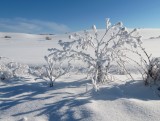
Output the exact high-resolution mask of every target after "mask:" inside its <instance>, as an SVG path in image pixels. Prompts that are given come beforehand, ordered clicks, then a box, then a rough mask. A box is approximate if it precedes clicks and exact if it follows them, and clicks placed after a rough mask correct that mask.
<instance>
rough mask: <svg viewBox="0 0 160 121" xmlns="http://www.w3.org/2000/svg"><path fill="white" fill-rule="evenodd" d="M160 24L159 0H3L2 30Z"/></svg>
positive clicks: (45, 30)
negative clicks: (120, 22)
mask: <svg viewBox="0 0 160 121" xmlns="http://www.w3.org/2000/svg"><path fill="white" fill-rule="evenodd" d="M105 18H110V19H111V22H112V23H116V22H119V21H122V22H123V23H124V25H125V26H126V27H129V28H135V27H136V28H160V0H0V31H9V32H27V33H65V32H69V31H79V30H84V29H89V28H90V27H91V26H92V25H93V24H95V25H96V26H97V28H100V29H103V28H105Z"/></svg>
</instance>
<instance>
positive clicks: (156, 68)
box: [145, 58, 160, 85]
mask: <svg viewBox="0 0 160 121" xmlns="http://www.w3.org/2000/svg"><path fill="white" fill-rule="evenodd" d="M145 84H146V85H151V84H160V58H152V59H151V61H150V63H149V65H148V68H147V76H146V80H145Z"/></svg>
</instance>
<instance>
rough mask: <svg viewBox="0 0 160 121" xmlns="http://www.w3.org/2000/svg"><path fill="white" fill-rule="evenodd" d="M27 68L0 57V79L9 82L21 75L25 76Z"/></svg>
mask: <svg viewBox="0 0 160 121" xmlns="http://www.w3.org/2000/svg"><path fill="white" fill-rule="evenodd" d="M28 70H29V66H28V65H25V64H20V63H16V62H11V60H10V59H8V58H5V57H0V79H1V80H10V79H13V78H16V77H21V76H22V75H27V74H28Z"/></svg>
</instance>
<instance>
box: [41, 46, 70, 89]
mask: <svg viewBox="0 0 160 121" xmlns="http://www.w3.org/2000/svg"><path fill="white" fill-rule="evenodd" d="M48 50H49V51H52V49H51V50H50V49H48ZM44 58H45V60H46V62H47V66H45V68H46V77H47V78H48V79H49V80H50V87H53V85H54V82H55V81H56V79H58V78H59V77H61V76H63V75H65V74H67V73H68V72H69V71H70V69H71V68H72V66H71V64H70V61H71V59H69V58H68V59H67V58H66V56H65V55H63V54H62V53H61V52H60V51H54V52H53V53H51V54H49V55H48V56H45V57H44ZM64 60H65V61H64Z"/></svg>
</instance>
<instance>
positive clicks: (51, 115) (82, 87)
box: [0, 29, 160, 121]
mask: <svg viewBox="0 0 160 121" xmlns="http://www.w3.org/2000/svg"><path fill="white" fill-rule="evenodd" d="M139 31H140V34H141V35H142V36H143V44H144V47H145V48H146V51H147V52H148V53H152V56H153V57H160V53H159V52H160V47H159V46H160V37H159V36H160V29H140V30H139ZM99 32H100V33H101V34H103V33H104V30H99ZM80 33H81V32H80ZM6 35H7V36H11V38H4V36H6ZM68 35H69V34H64V35H33V34H25V33H3V32H1V33H0V56H4V57H8V58H11V59H13V61H16V62H20V63H25V64H32V65H41V64H45V61H44V55H46V54H47V49H48V48H54V47H58V45H57V42H58V40H64V41H69V39H68ZM46 36H50V37H52V40H45V37H46ZM85 77H86V75H84V74H78V73H77V74H75V73H73V74H71V76H63V77H62V78H60V79H58V80H57V82H56V83H55V86H54V87H53V88H50V87H48V85H47V82H45V81H43V80H36V81H35V79H34V78H35V77H33V76H26V75H25V76H22V77H21V78H19V79H18V80H17V81H6V82H3V81H0V121H159V120H160V108H159V107H160V97H158V96H157V95H156V94H155V92H154V91H153V90H152V88H150V87H147V86H144V84H143V82H142V81H141V80H138V77H139V76H138V75H135V77H137V80H136V81H131V80H127V79H126V77H125V76H124V75H117V76H116V78H117V80H116V81H110V82H108V83H107V84H106V85H105V86H103V87H101V89H100V90H99V91H98V92H95V91H94V90H93V89H92V86H91V85H88V91H86V83H91V82H90V80H87V79H86V78H85ZM120 80H121V81H120Z"/></svg>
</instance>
